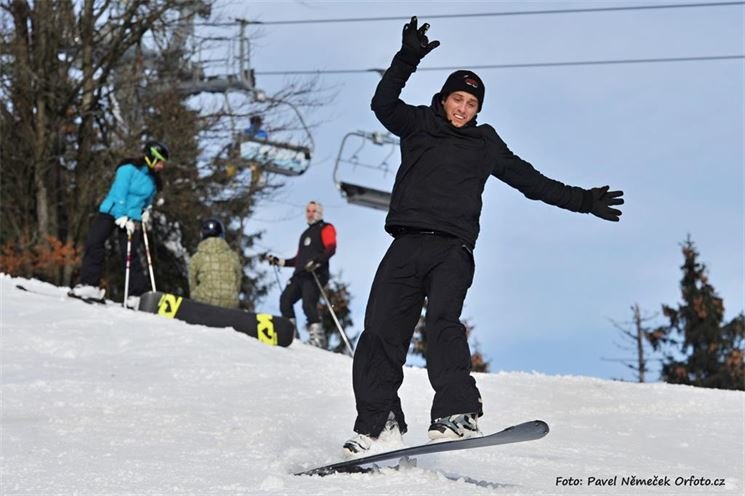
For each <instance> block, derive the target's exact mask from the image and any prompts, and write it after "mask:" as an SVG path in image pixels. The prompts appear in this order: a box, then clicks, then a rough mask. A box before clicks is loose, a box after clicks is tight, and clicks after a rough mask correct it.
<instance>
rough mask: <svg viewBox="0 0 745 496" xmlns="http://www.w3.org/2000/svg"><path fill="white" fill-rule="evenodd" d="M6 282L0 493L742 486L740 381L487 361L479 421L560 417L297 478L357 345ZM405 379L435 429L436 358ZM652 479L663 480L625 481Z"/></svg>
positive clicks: (338, 405)
mask: <svg viewBox="0 0 745 496" xmlns="http://www.w3.org/2000/svg"><path fill="white" fill-rule="evenodd" d="M17 283H21V284H24V285H26V286H28V287H30V288H33V289H35V290H36V291H39V292H43V293H45V294H46V296H45V295H39V294H35V293H28V292H23V291H20V290H18V289H16V288H15V285H16V284H17ZM0 290H1V292H2V293H1V294H2V314H1V316H0V320H1V322H2V355H1V356H0V358H1V359H2V440H1V441H2V452H1V455H2V457H1V465H0V470H1V471H2V473H1V475H2V479H1V484H2V486H1V488H0V492H1V493H2V494H3V495H53V494H54V495H57V494H65V495H68V494H70V495H71V494H81V495H114V494H116V495H119V494H137V495H150V494H164V495H171V494H173V495H177V494H195V495H207V494H225V495H232V494H251V495H254V494H257V495H305V494H325V495H336V494H338V495H355V496H357V495H360V496H364V495H383V494H390V495H397V496H409V495H420V494H421V495H424V494H426V495H447V496H457V495H469V496H470V495H478V494H521V495H533V494H572V495H584V494H614V495H616V494H629V495H631V494H634V495H636V494H654V495H662V494H675V495H680V494H707V495H709V494H743V492H744V491H745V480H744V477H745V476H744V474H743V470H744V469H743V466H744V465H745V460H744V457H743V446H744V439H743V435H744V432H743V419H744V410H745V394H744V393H742V392H731V391H716V390H706V389H697V388H690V387H676V386H670V385H665V384H649V385H638V384H628V383H618V382H610V381H605V380H597V379H592V378H587V377H550V376H544V375H540V374H536V373H534V374H527V373H497V374H479V375H477V381H478V384H479V387H480V389H481V392H482V395H483V398H484V402H485V411H486V415H485V416H484V417H483V418H482V420H481V427H482V430H484V431H494V430H498V429H501V428H503V427H505V426H507V425H509V424H514V423H517V422H522V421H524V420H531V419H534V418H540V419H543V420H545V421H547V422H548V423H549V424H550V425H551V429H552V430H551V433H550V434H549V435H548V436H547V437H546V438H544V439H542V440H539V441H534V442H529V443H523V444H516V445H510V446H501V447H495V448H484V449H480V450H472V451H462V452H454V453H446V454H437V455H430V456H423V457H420V458H419V459H418V460H417V462H418V466H417V467H406V468H403V469H401V470H392V469H391V470H387V469H386V470H384V471H383V473H378V474H356V475H333V476H329V477H324V478H321V477H297V476H293V475H292V473H293V472H297V471H301V470H306V469H309V468H312V467H314V466H317V465H319V464H325V463H331V462H334V461H338V460H339V459H340V446H341V444H342V443H343V441H344V440H345V439H346V438H347V437H348V436H349V435H350V434H351V426H352V423H353V421H354V415H355V411H354V401H353V396H352V386H351V359H350V358H348V357H345V356H341V355H335V354H331V353H327V352H323V351H320V350H317V349H315V348H311V347H309V346H306V345H304V344H302V343H295V344H293V345H292V346H291V347H289V348H273V347H269V346H265V345H263V344H261V343H259V342H258V341H256V340H253V339H251V338H249V337H247V336H245V335H242V334H239V333H236V332H234V331H231V330H227V329H211V328H207V327H202V326H191V325H187V324H184V323H181V322H176V321H170V320H167V319H164V318H162V317H159V316H156V315H149V314H143V313H139V312H135V311H131V310H124V309H122V308H121V307H119V306H118V305H114V304H110V305H107V306H100V305H87V304H85V303H83V302H80V301H76V300H70V299H68V298H66V297H65V296H64V290H63V289H61V288H56V287H54V286H51V285H48V284H45V283H41V282H38V281H28V280H23V279H14V278H11V277H8V276H4V275H2V276H0ZM498 365H499V364H496V366H498ZM401 394H402V398H403V406H404V410H405V412H406V413H407V420H408V422H409V425H410V431H409V433H408V434H407V435H406V436H405V437H404V440H405V441H406V442H407V443H408V444H414V443H420V442H424V441H425V440H426V435H425V431H426V428H427V426H428V422H429V405H430V401H431V399H432V392H431V390H430V387H429V383H428V381H427V375H426V371H425V370H421V369H407V370H406V379H405V381H404V385H403V387H402V390H401ZM590 477H595V478H597V479H603V480H608V481H609V482H614V481H615V484H616V485H614V486H597V485H595V484H593V483H592V481H591V479H589V478H590ZM631 477H635V479H630V478H631ZM655 477H657V478H658V479H657V481H658V482H662V483H665V482H667V481H669V483H670V486H669V487H665V486H662V487H660V486H653V487H646V486H638V485H630V484H629V481H630V480H637V481H638V480H639V479H642V480H647V479H650V480H651V481H652V482H654V481H655ZM558 478H563V479H559V480H562V481H564V482H565V483H567V484H574V483H579V484H581V485H577V486H574V485H562V484H561V483H557V479H558ZM570 478H572V479H570ZM624 478H625V479H624ZM665 478H667V480H666V479H665ZM720 479H721V480H723V483H724V486H715V485H714V484H716V483H717V482H718V481H719V480H720ZM624 482H625V483H626V484H624ZM684 483H690V484H697V485H695V486H691V485H681V484H684ZM707 483H709V484H711V485H708V486H701V485H700V484H707Z"/></svg>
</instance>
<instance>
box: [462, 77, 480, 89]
mask: <svg viewBox="0 0 745 496" xmlns="http://www.w3.org/2000/svg"><path fill="white" fill-rule="evenodd" d="M463 82H464V83H466V84H467V85H468V86H470V87H471V88H478V87H479V83H478V81H476V80H475V79H474V78H472V77H471V76H469V75H467V74H466V75H465V76H463Z"/></svg>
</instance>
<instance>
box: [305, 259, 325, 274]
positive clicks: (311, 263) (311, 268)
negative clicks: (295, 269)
mask: <svg viewBox="0 0 745 496" xmlns="http://www.w3.org/2000/svg"><path fill="white" fill-rule="evenodd" d="M320 266H321V262H316V261H315V260H308V261H307V262H306V263H305V270H307V271H308V272H315V271H316V269H317V268H318V267H320Z"/></svg>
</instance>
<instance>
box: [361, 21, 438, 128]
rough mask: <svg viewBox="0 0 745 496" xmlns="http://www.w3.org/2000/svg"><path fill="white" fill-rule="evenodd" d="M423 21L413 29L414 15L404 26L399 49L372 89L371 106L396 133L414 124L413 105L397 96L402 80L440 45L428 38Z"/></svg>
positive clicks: (382, 121) (404, 84) (404, 80)
mask: <svg viewBox="0 0 745 496" xmlns="http://www.w3.org/2000/svg"><path fill="white" fill-rule="evenodd" d="M428 29H429V24H427V23H425V24H424V25H422V27H421V28H418V29H417V18H416V17H412V18H411V22H409V23H407V24H405V25H404V30H403V37H402V38H403V39H402V43H401V50H399V51H398V52H397V53H396V55H395V56H394V57H393V61H392V62H391V66H390V67H389V68H388V70H386V71H385V73H384V74H383V77H382V79H381V80H380V82H379V83H378V87H377V88H376V89H375V95H373V99H372V103H371V105H370V106H371V108H372V110H373V112H375V116H376V117H377V118H378V120H379V121H380V122H381V124H383V125H384V126H385V127H386V129H388V130H389V131H390V132H392V133H393V134H395V135H397V136H401V137H403V136H406V135H407V134H409V133H410V132H411V131H412V130H413V129H414V126H415V124H416V118H415V115H414V113H415V109H416V107H414V106H412V105H408V104H406V103H404V102H403V101H402V100H401V99H400V98H399V95H400V94H401V90H403V88H404V86H406V81H408V79H409V77H410V76H411V74H412V73H414V71H416V67H417V65H419V61H420V60H422V58H423V57H424V56H425V55H427V54H428V53H429V52H431V51H432V50H434V49H435V48H437V47H438V46H439V45H440V42H439V41H431V42H430V41H429V39H428V38H427V35H426V33H427V30H428Z"/></svg>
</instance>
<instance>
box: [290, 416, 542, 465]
mask: <svg viewBox="0 0 745 496" xmlns="http://www.w3.org/2000/svg"><path fill="white" fill-rule="evenodd" d="M548 430H549V429H548V424H547V423H546V422H544V421H542V420H533V421H531V422H524V423H522V424H517V425H513V426H511V427H507V428H506V429H504V430H502V431H499V432H496V433H494V434H489V435H487V436H481V437H470V438H467V439H456V440H454V441H440V442H432V443H427V444H420V445H418V446H412V447H409V448H401V449H398V450H394V451H386V452H383V453H376V454H374V455H370V456H366V457H363V458H356V459H352V460H347V461H343V462H339V463H334V464H331V465H325V466H323V467H317V468H314V469H311V470H307V471H305V472H298V473H296V474H295V475H320V476H324V475H330V474H337V473H355V472H366V471H369V469H365V468H363V465H367V464H370V463H375V462H382V461H386V460H394V459H396V458H407V457H411V456H417V455H428V454H431V453H441V452H445V451H456V450H464V449H473V448H484V447H487V446H497V445H500V444H511V443H521V442H523V441H533V440H535V439H540V438H542V437H543V436H545V435H546V434H548Z"/></svg>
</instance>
